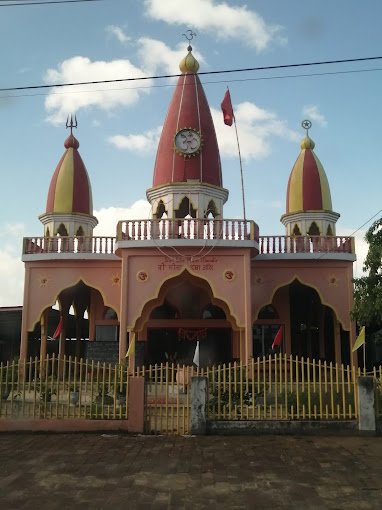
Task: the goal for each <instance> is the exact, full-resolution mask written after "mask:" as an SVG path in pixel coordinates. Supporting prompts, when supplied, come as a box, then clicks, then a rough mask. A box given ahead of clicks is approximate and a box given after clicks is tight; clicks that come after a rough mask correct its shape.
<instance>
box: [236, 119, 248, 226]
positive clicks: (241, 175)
mask: <svg viewBox="0 0 382 510" xmlns="http://www.w3.org/2000/svg"><path fill="white" fill-rule="evenodd" d="M233 123H234V124H235V133H236V142H237V150H238V152H239V163H240V177H241V194H242V199H243V214H244V221H246V219H247V217H246V214H245V197H244V179H243V165H242V162H241V152H240V144H239V135H238V134H237V126H236V117H235V114H234V115H233Z"/></svg>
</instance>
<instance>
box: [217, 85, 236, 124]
mask: <svg viewBox="0 0 382 510" xmlns="http://www.w3.org/2000/svg"><path fill="white" fill-rule="evenodd" d="M220 106H221V109H222V112H223V119H224V124H226V125H227V126H232V122H233V119H234V115H233V108H232V102H231V94H230V92H229V89H228V88H227V90H226V93H225V95H224V99H223V101H222V102H221V105H220Z"/></svg>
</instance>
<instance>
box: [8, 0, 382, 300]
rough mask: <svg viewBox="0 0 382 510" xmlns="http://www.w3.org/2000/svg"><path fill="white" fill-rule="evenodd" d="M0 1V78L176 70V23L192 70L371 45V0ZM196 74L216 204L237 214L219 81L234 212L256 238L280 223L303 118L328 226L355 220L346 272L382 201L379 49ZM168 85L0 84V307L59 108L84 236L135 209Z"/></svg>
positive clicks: (13, 286) (16, 276) (102, 76)
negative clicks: (84, 200)
mask: <svg viewBox="0 0 382 510" xmlns="http://www.w3.org/2000/svg"><path fill="white" fill-rule="evenodd" d="M40 1H41V0H40ZM7 3H12V1H11V0H8V1H0V44H1V48H2V51H1V52H0V62H1V72H0V88H1V89H5V88H16V87H25V86H34V85H54V84H58V83H73V82H83V81H97V80H113V79H121V78H142V77H150V76H157V75H168V74H177V73H179V67H178V64H179V61H180V60H181V58H183V56H185V55H186V53H187V51H186V48H187V44H188V43H187V40H186V39H185V37H184V35H183V34H184V33H186V31H187V30H189V29H190V30H193V31H194V33H196V37H195V38H194V39H193V41H192V46H193V54H194V56H195V57H196V58H197V60H198V61H199V64H200V69H199V71H200V72H202V71H206V72H208V71H222V70H232V69H244V68H255V67H263V66H277V65H287V64H300V63H307V62H318V61H328V60H342V59H354V58H364V57H378V56H381V55H382V50H381V44H380V43H381V31H380V20H381V19H382V2H380V1H379V0H363V1H362V2H359V1H358V0H336V1H333V0H320V2H317V0H305V1H304V2H301V1H300V0H288V1H287V2H286V1H284V0H258V1H257V0H252V1H247V3H244V2H243V1H241V0H226V1H221V0H188V2H182V1H181V0H101V1H96V2H82V3H81V2H78V3H62V4H61V5H58V4H47V5H31V3H32V1H30V2H28V5H20V6H16V5H13V6H7V5H5V4H7ZM13 3H15V2H13ZM201 81H202V83H203V85H204V89H205V92H206V95H207V98H208V101H209V104H210V107H211V111H212V115H213V119H214V123H215V129H216V133H217V138H218V143H219V147H220V154H221V159H222V168H223V184H224V186H225V187H226V188H228V189H229V192H230V196H229V199H228V202H227V203H226V205H225V207H224V216H225V217H226V218H242V217H243V211H242V201H241V184H240V167H239V160H238V151H237V145H236V137H235V130H234V128H233V127H232V128H230V127H227V126H225V125H224V123H223V120H222V114H221V111H220V103H221V101H222V99H223V96H224V93H225V90H226V88H227V86H228V87H229V88H230V91H231V97H232V102H233V107H234V111H235V116H236V121H237V129H238V135H239V142H240V148H241V155H242V164H243V175H244V189H245V200H246V216H247V218H248V219H253V220H255V221H256V222H257V223H258V224H259V227H260V235H283V234H284V232H285V230H284V227H283V225H282V224H281V223H280V217H281V215H282V214H283V213H284V212H285V197H286V188H287V183H288V177H289V174H290V171H291V169H292V167H293V164H294V162H295V160H296V158H297V156H298V154H299V151H300V147H299V142H300V140H301V138H303V136H304V135H305V131H304V130H303V129H302V128H301V122H302V120H304V119H309V120H310V121H311V122H312V128H311V130H310V132H309V135H310V136H311V138H312V139H313V140H314V141H315V144H316V147H315V153H316V155H317V156H318V157H319V159H320V160H321V162H322V164H323V166H324V168H325V171H326V174H327V177H328V180H329V184H330V188H331V195H332V202H333V210H334V211H336V212H338V213H340V214H341V217H340V219H339V221H338V222H337V235H351V234H353V232H355V231H357V232H356V234H355V238H356V250H357V255H358V260H357V262H356V263H355V264H354V273H355V275H358V276H359V275H360V274H361V272H362V265H363V259H364V256H365V254H366V252H367V246H366V245H365V243H364V241H363V236H364V234H365V231H366V229H367V228H368V226H370V224H371V223H370V222H368V223H366V225H365V226H364V227H362V228H359V227H361V226H362V225H363V224H364V223H365V222H367V221H368V220H369V219H370V218H372V217H373V216H374V215H376V213H378V211H379V210H380V209H381V203H382V200H381V185H382V178H381V168H382V151H381V150H380V148H379V147H380V145H379V144H380V124H381V117H382V115H381V114H382V101H381V90H382V60H374V61H369V62H359V63H346V64H335V65H321V66H310V67H301V68H289V69H275V70H264V71H247V72H235V73H222V74H211V75H201ZM174 83H175V80H174V79H173V78H167V79H146V80H141V81H130V82H120V83H112V84H108V85H104V84H103V85H100V84H98V85H91V86H78V87H64V88H60V89H57V88H51V89H32V90H26V91H25V90H23V91H20V90H13V91H0V147H1V155H2V157H1V160H0V175H1V177H2V185H1V187H0V203H1V217H0V279H1V285H0V306H13V305H22V296H23V278H24V268H23V263H22V262H21V251H22V239H23V237H28V236H41V235H43V226H42V224H41V223H40V221H39V219H38V217H39V215H40V214H42V213H44V211H45V205H46V198H47V192H48V187H49V183H50V179H51V177H52V175H53V172H54V170H55V168H56V165H57V163H58V161H59V160H60V158H61V156H62V154H63V152H64V146H63V143H64V140H65V138H66V137H67V135H68V132H67V130H66V129H65V121H66V118H67V115H68V114H76V116H77V120H78V128H77V130H76V131H75V133H74V134H75V136H76V137H77V139H78V140H79V142H80V148H79V151H80V154H81V157H82V159H83V161H84V163H85V165H86V168H87V170H88V173H89V177H90V180H91V183H92V190H93V204H94V215H95V216H96V217H97V218H98V220H99V225H98V226H97V227H96V229H95V231H94V235H115V228H116V223H117V221H118V220H125V219H130V218H149V217H150V208H149V206H148V204H147V201H146V189H147V188H150V186H151V184H152V176H153V167H154V161H155V154H156V147H157V143H158V139H159V135H160V132H161V126H162V124H163V121H164V118H165V115H166V111H167V107H168V104H169V102H170V99H171V96H172V93H173V88H174ZM379 216H381V214H379Z"/></svg>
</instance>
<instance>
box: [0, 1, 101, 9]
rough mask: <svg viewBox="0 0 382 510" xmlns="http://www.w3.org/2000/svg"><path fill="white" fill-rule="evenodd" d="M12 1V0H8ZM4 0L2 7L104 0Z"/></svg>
mask: <svg viewBox="0 0 382 510" xmlns="http://www.w3.org/2000/svg"><path fill="white" fill-rule="evenodd" d="M6 1H8V2H9V1H10V0H6ZM3 2H4V0H0V7H18V6H20V5H28V6H29V5H45V4H77V3H80V2H103V0H47V1H46V2H44V1H41V2H38V1H37V2H34V1H33V0H31V1H29V2H18V0H14V1H13V2H12V3H7V4H6V3H3Z"/></svg>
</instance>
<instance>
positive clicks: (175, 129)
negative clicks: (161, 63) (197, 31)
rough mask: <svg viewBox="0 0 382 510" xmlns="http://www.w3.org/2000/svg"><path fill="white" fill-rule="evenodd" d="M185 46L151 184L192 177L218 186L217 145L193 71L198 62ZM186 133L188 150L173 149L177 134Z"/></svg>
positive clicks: (209, 113)
mask: <svg viewBox="0 0 382 510" xmlns="http://www.w3.org/2000/svg"><path fill="white" fill-rule="evenodd" d="M191 49H192V48H191V46H189V47H188V54H187V55H186V57H185V58H184V59H183V60H182V61H181V62H180V65H179V68H180V70H181V72H182V75H181V76H180V77H179V79H178V83H177V85H176V88H175V91H174V94H173V97H172V100H171V103H170V106H169V109H168V112H167V117H166V120H165V122H164V125H163V130H162V135H161V138H160V141H159V146H158V152H157V157H156V161H155V167H154V178H153V186H154V187H156V186H163V185H166V184H173V183H181V182H187V181H188V180H195V181H198V182H201V183H206V184H212V185H215V186H220V187H221V186H222V172H221V163H220V154H219V147H218V143H217V139H216V133H215V127H214V124H213V121H212V116H211V112H210V108H209V105H208V102H207V98H206V96H205V93H204V90H203V87H202V84H201V83H200V80H199V77H198V75H197V74H196V73H197V71H198V69H199V64H198V62H197V60H196V59H195V57H194V56H193V55H192V53H191ZM182 135H184V136H190V140H189V143H190V144H192V143H194V144H195V147H196V146H197V150H193V147H194V146H191V145H190V151H189V152H188V153H187V152H186V151H183V153H182V150H177V149H178V147H177V143H178V140H179V137H181V136H182Z"/></svg>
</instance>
